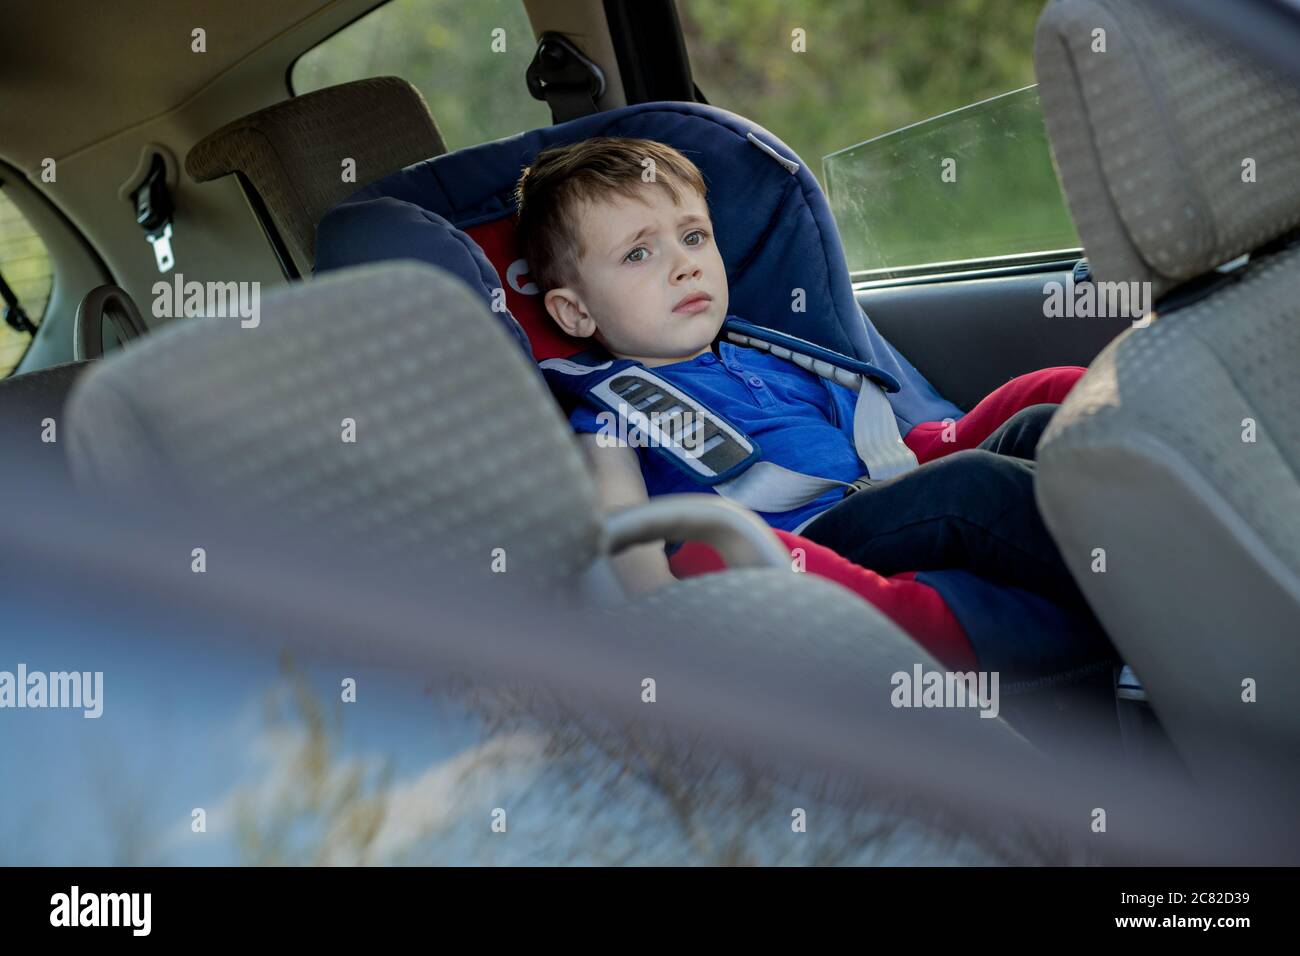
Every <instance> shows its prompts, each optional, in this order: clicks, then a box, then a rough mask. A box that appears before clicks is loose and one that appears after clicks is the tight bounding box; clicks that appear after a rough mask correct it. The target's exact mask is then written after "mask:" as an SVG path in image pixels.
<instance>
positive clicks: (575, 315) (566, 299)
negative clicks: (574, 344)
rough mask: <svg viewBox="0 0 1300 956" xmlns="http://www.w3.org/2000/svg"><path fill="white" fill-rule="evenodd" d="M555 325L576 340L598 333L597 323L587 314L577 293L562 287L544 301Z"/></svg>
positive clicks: (550, 293) (548, 293)
mask: <svg viewBox="0 0 1300 956" xmlns="http://www.w3.org/2000/svg"><path fill="white" fill-rule="evenodd" d="M542 301H543V302H544V303H545V305H546V311H547V312H549V313H550V314H551V318H552V319H554V320H555V324H556V325H558V326H559V327H560V328H562V329H563V330H564V331H565V332H566V333H567V334H569V335H572V336H573V337H574V338H576V339H585V338H587V337H588V336H590V335H591V334H592V333H593V332H595V331H596V322H595V320H594V319H592V317H591V316H590V315H588V314H587V309H586V307H585V306H584V305H583V304H582V298H581V296H579V295H578V293H577V291H576V290H574V289H572V288H569V287H568V286H562V287H561V288H558V289H552V290H550V291H549V292H547V293H546V296H545V297H544V298H543V299H542Z"/></svg>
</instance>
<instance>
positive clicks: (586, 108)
mask: <svg viewBox="0 0 1300 956" xmlns="http://www.w3.org/2000/svg"><path fill="white" fill-rule="evenodd" d="M524 78H525V81H526V82H527V84H528V92H529V93H530V94H532V97H533V99H535V100H545V101H546V104H547V105H548V106H549V107H550V108H551V121H552V122H553V123H563V122H565V121H566V120H571V119H577V118H578V117H580V116H590V115H591V114H592V113H595V112H597V111H598V110H599V107H598V106H597V105H596V101H597V100H599V99H600V98H601V97H602V96H604V95H605V73H604V71H603V70H601V68H600V67H599V66H597V65H596V63H595V62H594V61H593V60H592V59H591V58H590V57H588V56H587V55H586V54H585V53H583V52H582V51H581V50H579V49H578V48H577V47H576V46H574V45H573V43H572V42H571V41H570V40H569V38H568V37H566V36H565V35H564V34H562V33H554V32H551V31H547V32H546V33H543V34H542V39H541V41H540V42H539V43H538V44H537V52H536V53H535V54H533V61H532V62H531V63H529V64H528V71H527V73H525V74H524Z"/></svg>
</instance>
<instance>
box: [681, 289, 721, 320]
mask: <svg viewBox="0 0 1300 956" xmlns="http://www.w3.org/2000/svg"><path fill="white" fill-rule="evenodd" d="M712 303H713V296H711V295H709V294H708V293H707V292H692V293H691V294H690V295H688V296H686V297H685V298H683V299H681V300H680V301H679V302H678V303H677V304H676V305H675V306H673V312H675V313H677V314H679V315H696V314H698V313H700V312H703V311H704V310H705V309H707V308H708V307H709V306H710V305H711V304H712Z"/></svg>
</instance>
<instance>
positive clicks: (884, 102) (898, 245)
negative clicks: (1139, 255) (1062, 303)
mask: <svg viewBox="0 0 1300 956" xmlns="http://www.w3.org/2000/svg"><path fill="white" fill-rule="evenodd" d="M1042 6H1043V4H1042V0H983V2H981V3H964V2H960V0H935V2H931V3H916V2H915V0H878V2H875V3H871V4H868V5H863V4H861V3H860V2H858V0H793V2H777V0H755V2H753V3H747V4H745V5H744V9H743V10H739V9H737V8H736V5H735V4H731V3H727V2H726V0H679V3H678V10H679V14H680V17H681V21H682V31H683V34H684V36H685V38H686V47H687V51H688V53H689V54H690V59H691V70H692V73H693V74H694V77H695V81H696V83H697V85H698V86H699V87H700V90H701V92H703V94H704V95H705V97H706V98H707V99H708V101H709V102H710V103H712V104H713V105H715V106H720V107H722V108H724V109H728V110H732V111H734V112H737V113H740V114H741V115H743V116H746V117H748V118H749V119H752V120H754V121H755V122H757V123H760V124H761V125H763V126H765V127H766V128H767V129H769V130H771V131H772V132H774V133H775V134H776V135H777V136H779V137H780V138H781V139H782V140H784V141H785V142H786V143H787V144H789V146H790V147H791V148H793V149H794V150H795V152H797V153H798V154H799V155H800V156H801V157H802V158H803V159H804V161H805V162H806V163H807V164H808V166H809V168H810V169H811V170H812V172H813V173H814V174H815V175H816V176H817V177H818V179H819V180H820V181H821V183H822V185H823V187H824V188H825V189H826V190H827V193H828V196H829V198H830V200H831V203H832V211H833V212H834V214H835V217H836V222H837V224H838V226H839V231H840V236H841V238H842V240H843V244H844V247H845V253H846V256H847V259H848V265H849V268H850V269H851V270H852V271H853V272H854V273H855V275H856V277H858V278H875V277H881V278H883V277H887V276H889V275H893V274H898V273H900V272H907V271H932V270H933V269H934V267H933V266H932V264H934V263H945V262H946V263H949V264H947V265H944V266H942V267H940V268H942V269H952V268H958V267H959V266H956V265H953V264H951V262H952V260H967V261H966V262H965V263H964V264H965V265H968V266H969V265H975V264H979V265H983V264H987V263H988V261H989V260H998V257H1004V256H1013V255H1025V254H1033V256H1034V257H1035V258H1040V257H1041V258H1047V257H1048V256H1047V254H1048V253H1050V252H1052V251H1054V250H1057V249H1060V248H1062V247H1069V248H1071V249H1074V248H1077V246H1078V244H1079V243H1078V240H1077V237H1076V236H1075V234H1074V229H1073V226H1072V225H1071V224H1070V219H1069V217H1068V215H1067V214H1066V212H1065V204H1064V201H1063V200H1062V198H1061V193H1060V187H1059V185H1058V184H1057V181H1056V177H1055V174H1054V172H1053V170H1052V166H1051V154H1050V151H1049V150H1048V146H1047V140H1046V136H1045V135H1044V133H1043V128H1042V118H1041V111H1040V108H1039V106H1038V100H1037V95H1036V93H1034V92H1033V91H1032V90H1027V88H1028V87H1029V85H1030V84H1032V83H1033V82H1034V69H1033V45H1034V43H1033V38H1034V28H1035V24H1036V23H1037V20H1038V16H1039V14H1040V13H1041V12H1042ZM850 27H851V28H850ZM1009 90H1010V91H1018V92H1017V93H1016V94H1015V95H1014V96H1012V97H1009V98H1007V99H1005V100H996V99H994V100H992V102H989V101H990V98H995V97H999V96H1000V95H1002V94H1005V93H1007V91H1009ZM972 104H974V105H972ZM965 107H969V109H966V110H964V111H962V110H963V108H965ZM958 111H961V112H958ZM927 120H929V121H930V122H929V123H927V122H925V121H927ZM945 160H953V162H952V163H945V162H944V161H945ZM997 264H999V265H1001V264H1004V260H1003V261H998V262H997Z"/></svg>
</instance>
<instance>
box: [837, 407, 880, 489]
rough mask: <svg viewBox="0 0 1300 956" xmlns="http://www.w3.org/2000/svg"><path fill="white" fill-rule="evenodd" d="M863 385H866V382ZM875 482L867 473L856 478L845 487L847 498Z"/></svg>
mask: <svg viewBox="0 0 1300 956" xmlns="http://www.w3.org/2000/svg"><path fill="white" fill-rule="evenodd" d="M863 387H865V384H864V386H863ZM874 484H876V479H875V478H868V477H867V476H866V475H863V476H862V477H861V478H856V479H854V480H853V481H852V482H851V483H850V484H848V485H847V486H846V487H845V489H844V497H845V498H847V497H848V496H849V495H851V494H855V493H856V492H859V491H861V490H862V489H863V488H870V487H871V486H872V485H874Z"/></svg>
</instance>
